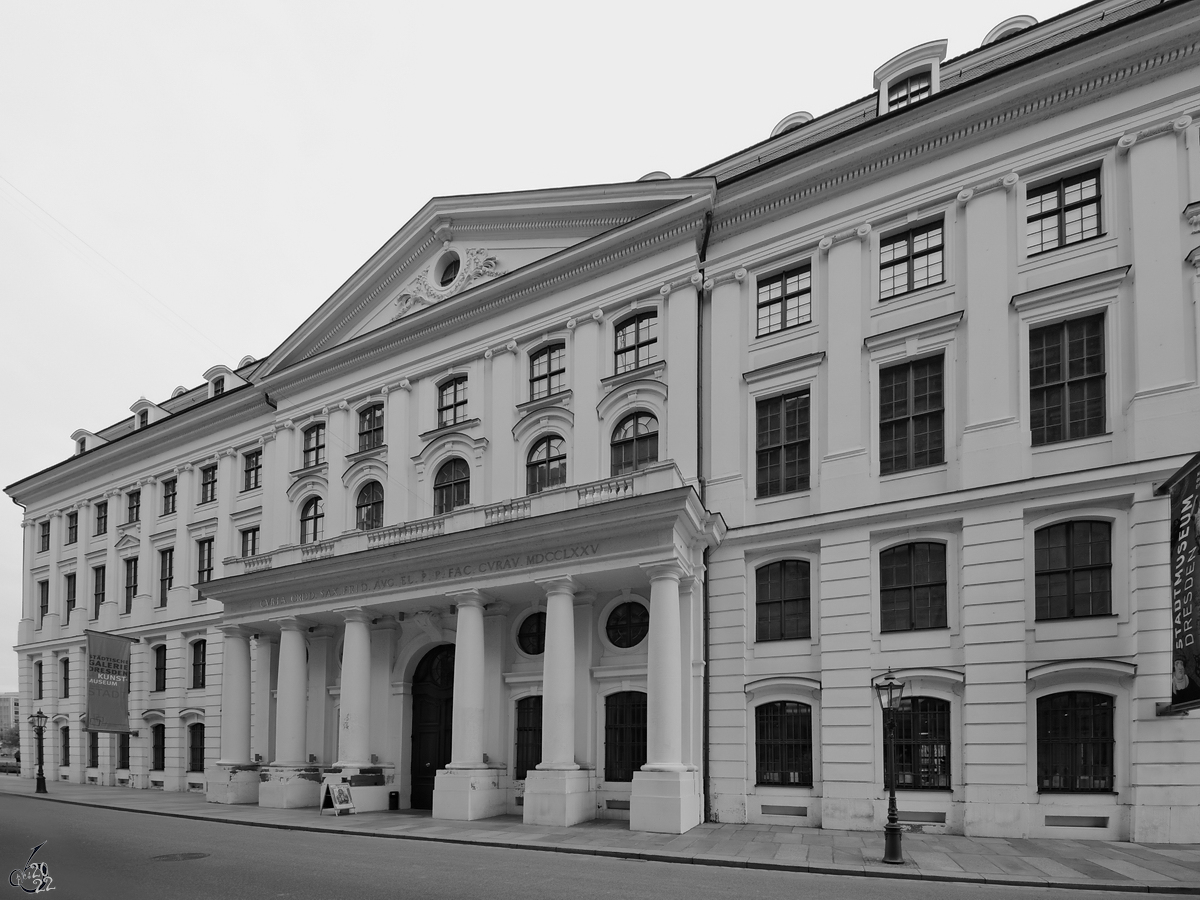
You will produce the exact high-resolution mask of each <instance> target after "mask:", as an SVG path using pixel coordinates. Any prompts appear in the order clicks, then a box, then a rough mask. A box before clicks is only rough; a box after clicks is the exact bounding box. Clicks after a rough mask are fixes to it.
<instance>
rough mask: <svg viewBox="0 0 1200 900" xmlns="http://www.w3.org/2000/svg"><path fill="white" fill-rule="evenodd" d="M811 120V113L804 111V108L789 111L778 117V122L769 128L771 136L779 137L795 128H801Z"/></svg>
mask: <svg viewBox="0 0 1200 900" xmlns="http://www.w3.org/2000/svg"><path fill="white" fill-rule="evenodd" d="M812 120H813V117H812V113H810V112H805V111H804V110H800V111H799V112H794V113H790V114H788V115H786V116H784V117H783V118H782V119H780V121H779V124H778V125H776V126H775V127H774V128H772V129H771V137H779V135H781V134H786V133H787V132H789V131H795V130H796V129H797V128H803V127H804V126H805V125H807V124H808V123H809V122H811V121H812Z"/></svg>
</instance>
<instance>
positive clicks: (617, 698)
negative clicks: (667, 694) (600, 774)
mask: <svg viewBox="0 0 1200 900" xmlns="http://www.w3.org/2000/svg"><path fill="white" fill-rule="evenodd" d="M645 764H646V695H645V694H643V693H642V692H641V691H620V692H618V693H615V694H609V695H608V696H607V697H605V698H604V780H605V781H633V773H634V772H637V771H638V770H639V769H641V768H642V766H644V765H645Z"/></svg>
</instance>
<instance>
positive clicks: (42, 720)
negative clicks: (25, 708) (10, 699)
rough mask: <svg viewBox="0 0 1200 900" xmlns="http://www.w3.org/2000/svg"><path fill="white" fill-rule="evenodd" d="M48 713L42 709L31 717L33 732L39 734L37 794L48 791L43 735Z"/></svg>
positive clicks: (35, 790) (35, 791) (30, 722)
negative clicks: (44, 764) (43, 764)
mask: <svg viewBox="0 0 1200 900" xmlns="http://www.w3.org/2000/svg"><path fill="white" fill-rule="evenodd" d="M47 718H48V717H47V715H46V714H45V713H44V712H42V711H41V710H40V709H39V710H38V711H37V712H36V713H34V714H33V715H32V716H30V717H29V724H30V725H32V726H33V733H34V734H36V735H37V751H38V770H37V785H36V786H35V787H34V789H33V792H34V793H35V794H45V793H47V791H46V770H45V769H43V768H42V763H43V761H44V756H43V754H42V736H43V735H44V734H45V733H46V719H47Z"/></svg>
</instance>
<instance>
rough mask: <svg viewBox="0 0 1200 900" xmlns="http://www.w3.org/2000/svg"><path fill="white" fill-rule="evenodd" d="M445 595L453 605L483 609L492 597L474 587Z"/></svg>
mask: <svg viewBox="0 0 1200 900" xmlns="http://www.w3.org/2000/svg"><path fill="white" fill-rule="evenodd" d="M445 596H446V599H447V600H449V601H450V602H451V603H453V604H454V605H455V607H459V606H473V607H476V608H478V609H483V608H484V607H485V606H487V605H488V603H489V602H490V601H491V599H492V598H491V597H489V596H488V595H487V594H485V593H484V592H483V591H479V590H475V589H474V588H472V589H471V590H469V591H455V592H453V593H451V594H446V595H445Z"/></svg>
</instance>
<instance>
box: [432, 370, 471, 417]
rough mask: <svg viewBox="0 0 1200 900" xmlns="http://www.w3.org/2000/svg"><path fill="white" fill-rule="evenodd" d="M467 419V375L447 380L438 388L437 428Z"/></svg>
mask: <svg viewBox="0 0 1200 900" xmlns="http://www.w3.org/2000/svg"><path fill="white" fill-rule="evenodd" d="M466 420H467V376H466V375H462V376H460V377H458V378H453V379H451V380H450V381H447V382H446V383H445V384H443V385H442V386H441V387H439V388H438V419H437V421H438V428H445V427H447V426H449V425H457V424H458V423H459V422H465V421H466Z"/></svg>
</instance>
